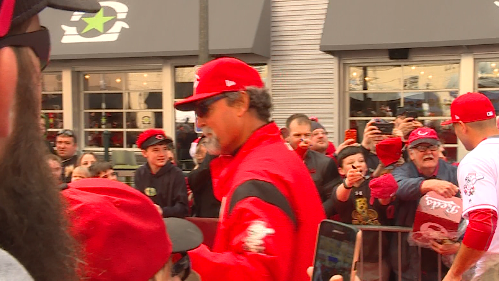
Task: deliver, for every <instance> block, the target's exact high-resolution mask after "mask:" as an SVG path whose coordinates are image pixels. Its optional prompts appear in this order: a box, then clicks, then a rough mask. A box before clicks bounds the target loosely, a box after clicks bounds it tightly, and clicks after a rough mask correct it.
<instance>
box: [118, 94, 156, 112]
mask: <svg viewBox="0 0 499 281" xmlns="http://www.w3.org/2000/svg"><path fill="white" fill-rule="evenodd" d="M127 94H128V103H127V104H126V109H162V108H163V93H161V92H159V93H158V92H131V93H127Z"/></svg>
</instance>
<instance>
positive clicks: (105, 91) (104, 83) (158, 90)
mask: <svg viewBox="0 0 499 281" xmlns="http://www.w3.org/2000/svg"><path fill="white" fill-rule="evenodd" d="M82 81H83V128H84V132H85V146H86V147H87V148H88V147H103V146H104V142H103V141H104V140H103V133H104V131H109V132H110V147H112V148H135V147H136V145H135V142H136V140H137V136H138V135H139V134H140V132H142V131H144V130H146V129H150V128H163V94H162V81H161V73H160V72H128V73H125V72H115V73H84V74H82Z"/></svg>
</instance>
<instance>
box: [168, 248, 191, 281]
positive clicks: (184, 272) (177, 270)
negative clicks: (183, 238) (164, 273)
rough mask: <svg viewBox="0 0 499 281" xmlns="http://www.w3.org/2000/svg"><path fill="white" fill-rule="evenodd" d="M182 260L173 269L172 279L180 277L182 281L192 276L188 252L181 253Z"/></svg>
mask: <svg viewBox="0 0 499 281" xmlns="http://www.w3.org/2000/svg"><path fill="white" fill-rule="evenodd" d="M179 255H180V259H179V260H177V261H176V262H175V263H174V264H173V267H172V277H175V276H178V277H180V279H181V280H182V281H184V280H185V279H187V277H189V274H191V260H190V259H189V255H188V254H187V253H186V252H182V253H179Z"/></svg>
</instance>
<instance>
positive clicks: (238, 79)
mask: <svg viewBox="0 0 499 281" xmlns="http://www.w3.org/2000/svg"><path fill="white" fill-rule="evenodd" d="M248 87H256V88H263V87H264V84H263V81H262V78H260V74H258V71H256V70H255V69H254V68H253V67H251V66H249V65H248V64H246V63H245V62H243V61H241V60H238V59H235V58H219V59H216V60H212V61H210V62H208V63H206V64H204V65H203V66H201V67H200V68H199V69H198V71H197V73H196V81H195V82H194V94H193V95H192V96H190V97H188V98H186V99H183V100H181V101H178V102H176V103H175V108H176V109H178V110H181V111H192V110H194V107H195V105H196V102H198V101H200V100H204V99H207V98H210V97H213V96H216V95H218V94H221V93H224V92H237V91H241V90H245V89H246V88H248Z"/></svg>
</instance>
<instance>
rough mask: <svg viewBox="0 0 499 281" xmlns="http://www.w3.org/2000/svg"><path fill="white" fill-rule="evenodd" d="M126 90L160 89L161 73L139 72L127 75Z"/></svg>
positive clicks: (161, 86)
mask: <svg viewBox="0 0 499 281" xmlns="http://www.w3.org/2000/svg"><path fill="white" fill-rule="evenodd" d="M127 77H128V79H127V89H129V90H148V89H162V88H163V85H162V83H161V72H141V73H128V74H127Z"/></svg>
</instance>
